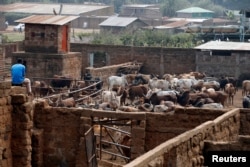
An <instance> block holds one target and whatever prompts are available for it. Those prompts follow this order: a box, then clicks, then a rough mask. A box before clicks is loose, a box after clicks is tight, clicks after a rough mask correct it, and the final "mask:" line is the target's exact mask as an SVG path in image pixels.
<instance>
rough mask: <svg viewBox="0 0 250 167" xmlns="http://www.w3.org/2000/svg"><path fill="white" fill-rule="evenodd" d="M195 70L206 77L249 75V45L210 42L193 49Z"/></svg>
mask: <svg viewBox="0 0 250 167" xmlns="http://www.w3.org/2000/svg"><path fill="white" fill-rule="evenodd" d="M194 49H195V50H196V70H197V71H202V72H206V73H207V74H208V75H210V76H211V75H214V76H216V77H220V76H233V77H236V78H239V77H240V76H242V75H244V74H249V66H250V43H248V42H231V41H220V40H217V41H210V42H207V43H204V44H201V45H199V46H197V47H195V48H194Z"/></svg>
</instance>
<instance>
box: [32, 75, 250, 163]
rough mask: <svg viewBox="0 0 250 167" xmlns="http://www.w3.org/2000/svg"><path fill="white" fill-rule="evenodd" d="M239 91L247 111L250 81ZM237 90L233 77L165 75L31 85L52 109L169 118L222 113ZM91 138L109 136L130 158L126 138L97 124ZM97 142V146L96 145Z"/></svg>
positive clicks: (58, 79)
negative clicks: (182, 110)
mask: <svg viewBox="0 0 250 167" xmlns="http://www.w3.org/2000/svg"><path fill="white" fill-rule="evenodd" d="M241 86H242V97H243V98H242V99H243V100H242V106H243V107H244V108H250V80H244V81H243V82H242V83H241ZM238 87H239V83H238V80H237V79H235V78H233V77H223V78H219V79H218V78H215V77H207V76H206V75H204V74H203V73H200V72H190V73H185V74H180V75H171V74H165V75H163V76H162V77H159V76H155V75H148V74H126V75H122V76H110V77H108V79H107V81H103V80H101V79H100V78H94V79H93V78H92V77H91V76H88V77H85V78H84V80H81V81H76V80H73V79H72V78H69V77H63V76H57V75H56V76H54V77H53V78H52V79H50V80H49V82H45V81H33V84H32V89H33V93H34V95H35V97H36V98H35V99H37V98H45V99H46V100H47V102H48V104H49V105H51V106H53V107H78V108H95V109H100V110H108V111H121V112H140V111H142V112H163V113H168V114H173V113H174V110H175V108H176V107H177V106H183V107H199V108H209V109H216V108H217V109H223V108H225V107H226V106H229V105H233V104H234V96H235V94H236V92H237V91H238ZM111 128H113V127H111ZM120 128H121V127H119V128H118V129H120ZM128 131H129V130H128ZM94 133H95V135H97V136H98V135H100V134H102V137H103V138H104V140H105V138H106V140H108V141H109V142H110V140H111V139H110V137H109V136H114V138H113V139H112V140H113V141H115V143H120V144H121V145H123V146H125V147H121V149H122V152H123V156H125V157H130V149H129V146H130V142H131V137H130V136H129V135H123V134H122V133H121V132H120V131H112V130H109V129H107V128H103V127H102V128H101V127H100V126H99V125H95V126H94ZM108 133H111V135H108ZM98 141H99V140H97V143H96V144H97V145H98V144H100V141H99V142H98ZM97 147H99V148H100V147H101V146H100V145H99V146H97ZM113 149H114V148H113ZM111 158H114V156H112V157H111Z"/></svg>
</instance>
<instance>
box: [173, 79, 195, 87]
mask: <svg viewBox="0 0 250 167" xmlns="http://www.w3.org/2000/svg"><path fill="white" fill-rule="evenodd" d="M197 82H198V81H197V80H196V79H194V78H184V79H179V80H178V82H177V87H179V88H181V89H185V90H190V89H191V88H192V86H193V85H195V84H197Z"/></svg>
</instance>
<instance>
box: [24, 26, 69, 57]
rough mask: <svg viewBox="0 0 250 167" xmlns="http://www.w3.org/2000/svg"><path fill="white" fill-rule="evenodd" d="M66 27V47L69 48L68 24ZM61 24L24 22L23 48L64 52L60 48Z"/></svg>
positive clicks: (32, 50)
mask: <svg viewBox="0 0 250 167" xmlns="http://www.w3.org/2000/svg"><path fill="white" fill-rule="evenodd" d="M63 26H67V27H68V29H67V30H68V33H67V34H68V35H67V37H65V38H67V40H68V41H67V45H68V46H67V48H68V51H69V50H70V44H69V43H70V24H66V25H63ZM63 26H58V25H41V24H25V40H24V46H25V48H24V50H25V51H26V52H33V53H65V51H64V50H63V49H62V39H63Z"/></svg>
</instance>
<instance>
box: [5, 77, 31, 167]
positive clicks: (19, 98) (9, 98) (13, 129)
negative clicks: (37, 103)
mask: <svg viewBox="0 0 250 167" xmlns="http://www.w3.org/2000/svg"><path fill="white" fill-rule="evenodd" d="M25 92H26V88H24V87H11V83H10V82H8V81H4V82H0V157H1V158H0V166H1V167H12V166H13V167H17V166H22V167H31V151H32V146H31V136H32V128H33V116H32V113H33V108H32V103H31V102H30V99H29V98H28V96H27V95H26V94H25Z"/></svg>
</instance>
